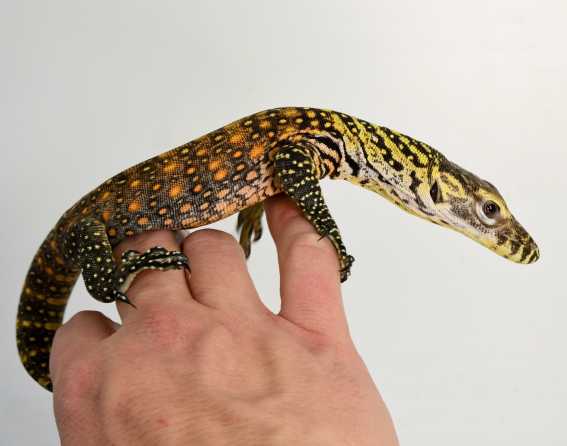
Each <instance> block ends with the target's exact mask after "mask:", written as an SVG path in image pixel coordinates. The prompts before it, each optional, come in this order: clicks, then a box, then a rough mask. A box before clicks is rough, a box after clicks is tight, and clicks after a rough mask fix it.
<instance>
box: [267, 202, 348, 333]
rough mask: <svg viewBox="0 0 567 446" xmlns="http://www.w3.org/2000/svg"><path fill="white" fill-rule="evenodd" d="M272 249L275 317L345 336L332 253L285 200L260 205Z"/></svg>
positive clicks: (345, 326)
mask: <svg viewBox="0 0 567 446" xmlns="http://www.w3.org/2000/svg"><path fill="white" fill-rule="evenodd" d="M265 208H266V215H267V218H268V224H269V227H270V232H271V233H272V237H273V238H274V241H275V243H276V247H277V250H278V261H279V267H280V293H281V299H282V302H281V310H280V316H282V317H284V318H285V319H288V320H289V321H291V322H293V323H294V324H296V325H298V326H300V327H303V328H305V329H308V330H310V331H315V332H319V333H321V334H325V335H328V336H333V337H335V336H337V335H338V336H343V335H345V334H346V333H348V326H347V320H346V315H345V312H344V307H343V301H342V295H341V288H340V277H339V261H338V257H337V253H336V251H335V249H334V247H333V245H332V244H331V242H330V241H329V240H327V239H325V238H323V239H322V238H321V236H320V235H319V234H317V232H316V231H315V228H314V227H313V225H311V223H309V222H308V221H307V219H306V218H305V217H304V216H303V214H302V213H301V211H300V210H299V209H298V208H297V206H295V204H294V203H293V202H292V201H291V200H290V199H289V198H287V197H286V196H284V195H283V194H282V195H279V196H276V197H273V198H270V199H269V200H267V201H266V203H265Z"/></svg>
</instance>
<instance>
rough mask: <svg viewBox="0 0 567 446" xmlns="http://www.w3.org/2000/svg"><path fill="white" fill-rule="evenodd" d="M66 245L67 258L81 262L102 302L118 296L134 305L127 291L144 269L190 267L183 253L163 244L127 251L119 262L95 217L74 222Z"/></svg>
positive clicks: (85, 276)
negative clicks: (140, 250)
mask: <svg viewBox="0 0 567 446" xmlns="http://www.w3.org/2000/svg"><path fill="white" fill-rule="evenodd" d="M65 249H66V252H67V256H68V258H69V259H70V260H71V261H72V262H74V263H77V264H79V265H80V267H81V270H82V274H83V279H84V281H85V286H86V288H87V291H88V292H89V294H90V295H91V296H92V297H94V298H95V299H96V300H98V301H101V302H114V301H117V300H118V301H122V302H125V303H127V304H130V305H132V303H131V302H130V300H129V299H128V297H127V296H126V294H125V293H126V291H127V290H128V288H129V286H130V285H131V283H132V281H133V280H134V278H135V277H136V275H137V274H138V273H139V272H141V271H142V270H145V269H157V270H161V271H164V270H169V269H181V268H187V269H188V268H189V264H188V260H187V257H186V256H185V255H184V254H183V253H181V252H178V251H168V250H166V249H165V248H162V247H154V248H150V249H149V250H147V251H146V252H145V253H139V252H137V251H133V250H129V251H126V252H124V253H123V254H122V259H121V263H120V264H117V262H116V261H115V259H114V256H113V253H112V246H111V245H110V242H109V240H108V236H107V234H106V228H105V226H104V223H102V222H100V221H99V220H96V219H94V218H85V219H82V220H81V221H80V222H79V223H77V224H76V225H75V226H73V228H72V229H71V231H70V237H69V238H68V240H67V242H66V243H65Z"/></svg>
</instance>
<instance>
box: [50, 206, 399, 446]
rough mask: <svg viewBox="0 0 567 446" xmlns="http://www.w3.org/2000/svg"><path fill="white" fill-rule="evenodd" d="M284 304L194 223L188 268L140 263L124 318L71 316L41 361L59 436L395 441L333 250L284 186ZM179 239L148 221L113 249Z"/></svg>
mask: <svg viewBox="0 0 567 446" xmlns="http://www.w3.org/2000/svg"><path fill="white" fill-rule="evenodd" d="M266 212H267V217H268V224H269V227H270V231H271V233H272V236H273V238H274V241H275V243H276V247H277V251H278V261H279V268H280V294H281V310H280V312H279V314H277V315H276V314H273V313H272V312H271V311H270V310H269V309H268V308H266V307H265V306H264V304H263V303H262V301H261V300H260V297H259V296H258V293H257V292H256V290H255V288H254V284H253V282H252V279H251V278H250V275H249V273H248V270H247V268H246V262H245V258H244V255H243V253H242V250H241V249H240V247H239V245H238V243H237V242H236V240H235V239H234V238H233V237H231V236H230V235H228V234H226V233H223V232H220V231H213V230H200V231H196V232H194V233H193V234H191V235H190V236H189V237H187V238H186V239H185V240H184V241H183V242H182V244H181V248H182V250H183V251H184V252H185V253H186V254H187V256H188V257H189V259H190V262H191V270H192V274H191V277H188V276H187V275H186V274H185V273H184V272H183V271H178V270H177V271H167V272H161V271H160V272H156V271H146V272H143V273H141V274H140V275H139V276H138V277H137V278H136V280H135V281H134V283H133V284H132V286H131V288H130V290H129V291H128V296H129V298H130V299H131V300H132V301H133V303H134V304H135V305H136V307H137V308H136V309H134V308H132V307H129V306H128V305H125V304H122V303H120V304H118V311H119V313H120V317H121V319H122V325H118V324H116V323H114V322H112V321H111V320H110V319H108V318H106V317H105V316H103V315H102V314H101V313H98V312H92V311H84V312H81V313H78V314H77V315H75V316H74V317H72V318H71V319H70V320H69V321H68V322H67V323H66V324H64V325H63V326H62V327H61V328H60V329H59V330H58V331H57V335H56V336H55V340H54V343H53V351H52V355H51V363H50V371H51V376H52V379H53V385H54V392H53V396H54V409H55V417H56V421H57V426H58V429H59V435H60V438H61V443H62V444H63V445H77V444H80V445H101V444H109V445H110V444H113V445H126V444H137V445H146V444H147V445H156V444H160V445H161V444H164V445H165V444H167V445H177V444H182V445H196V446H197V445H198V446H201V445H211V446H217V445H231V446H240V445H246V446H254V445H263V446H265V445H270V446H272V445H289V444H296V445H310V446H311V445H325V446H333V445H341V446H350V445H352V446H354V445H356V446H365V445H372V446H377V445H380V446H382V445H383V446H386V445H388V446H389V445H397V444H398V442H397V439H396V434H395V430H394V426H393V424H392V421H391V418H390V416H389V413H388V410H387V408H386V406H385V404H384V402H383V401H382V399H381V397H380V395H379V393H378V390H377V389H376V387H375V385H374V383H373V381H372V379H371V377H370V375H369V373H368V370H367V369H366V367H365V365H364V363H363V361H362V360H361V358H360V356H359V355H358V353H357V351H356V349H355V347H354V345H353V342H352V340H351V338H350V335H349V331H348V325H347V320H346V316H345V312H344V309H343V303H342V296H341V289H340V283H339V274H338V261H337V256H336V253H335V251H334V248H333V247H332V245H331V243H330V242H329V241H328V240H320V237H319V235H318V234H317V233H316V232H315V230H314V229H313V227H312V226H311V224H310V223H308V222H307V221H306V220H305V219H304V218H303V216H302V215H301V213H300V212H299V211H298V209H297V208H296V207H295V205H294V204H293V203H292V202H291V201H289V200H288V199H287V198H285V197H274V198H272V199H270V200H268V202H266ZM155 245H162V246H165V247H167V248H169V249H179V243H178V242H177V241H176V240H175V237H174V234H173V233H171V232H167V231H159V232H153V233H146V234H143V235H140V236H138V237H134V238H131V239H128V240H127V241H125V242H124V243H122V244H121V245H120V246H119V247H118V248H117V250H116V254H117V255H119V254H120V252H122V251H124V250H126V249H136V250H138V251H143V250H145V249H147V248H149V247H151V246H155Z"/></svg>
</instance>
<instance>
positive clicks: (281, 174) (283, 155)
mask: <svg viewBox="0 0 567 446" xmlns="http://www.w3.org/2000/svg"><path fill="white" fill-rule="evenodd" d="M315 156H317V155H316V154H315V152H314V150H313V149H311V148H308V147H302V146H300V145H297V144H291V143H289V144H286V145H284V146H282V147H281V149H280V150H279V151H278V152H277V154H276V156H275V159H274V175H275V179H276V181H277V182H278V183H279V185H280V186H281V188H282V189H283V190H284V192H285V193H286V194H287V195H288V196H289V197H290V198H291V199H292V200H293V201H294V202H295V203H296V204H297V206H298V207H299V208H300V209H301V211H302V212H303V215H305V217H306V218H307V219H308V220H309V221H310V222H311V224H312V225H313V226H314V227H315V229H316V230H317V232H318V233H319V234H320V235H321V238H323V237H327V238H329V240H331V243H332V244H333V246H334V247H335V250H336V251H337V255H338V257H339V263H340V274H341V282H344V281H345V280H346V279H347V278H348V276H349V275H350V268H351V266H352V263H353V262H354V257H352V256H351V255H349V254H348V253H347V250H346V248H345V246H344V244H343V240H342V238H341V234H340V232H339V228H338V227H337V224H336V223H335V220H334V219H333V217H332V216H331V213H330V212H329V208H328V207H327V205H326V203H325V200H324V198H323V194H322V192H321V186H320V185H319V178H318V176H317V169H316V164H315V159H314V157H315Z"/></svg>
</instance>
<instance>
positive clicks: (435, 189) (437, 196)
mask: <svg viewBox="0 0 567 446" xmlns="http://www.w3.org/2000/svg"><path fill="white" fill-rule="evenodd" d="M429 194H430V195H431V199H432V200H433V203H435V204H437V203H440V202H441V201H442V197H441V191H440V190H439V186H438V185H437V181H436V182H435V183H433V185H432V186H431V189H429Z"/></svg>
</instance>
